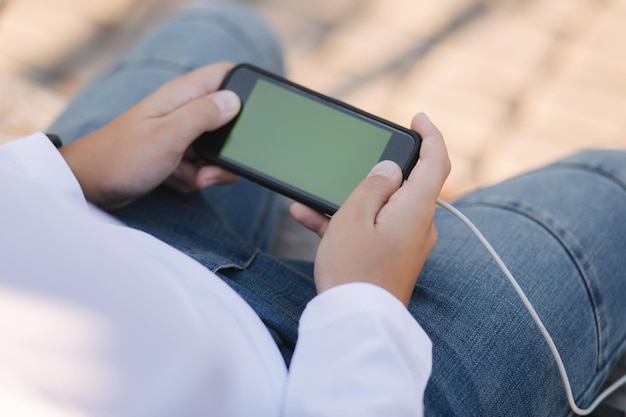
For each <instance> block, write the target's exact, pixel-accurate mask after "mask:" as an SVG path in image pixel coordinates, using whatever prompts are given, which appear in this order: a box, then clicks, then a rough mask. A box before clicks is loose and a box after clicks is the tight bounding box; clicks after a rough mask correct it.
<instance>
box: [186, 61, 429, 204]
mask: <svg viewBox="0 0 626 417" xmlns="http://www.w3.org/2000/svg"><path fill="white" fill-rule="evenodd" d="M221 88H222V89H228V90H232V91H234V92H235V93H236V94H237V95H239V97H240V99H241V101H242V110H241V112H240V114H239V115H238V116H237V118H235V119H234V120H233V121H232V122H231V123H229V124H227V125H226V126H224V127H223V128H221V129H218V130H216V131H213V132H207V133H205V134H203V135H201V136H200V137H199V138H198V139H197V140H196V141H195V143H194V149H195V151H196V153H197V154H198V155H199V156H200V157H202V158H204V159H206V160H207V161H209V162H211V163H215V164H217V165H220V166H223V167H225V168H227V169H230V170H232V171H233V172H235V173H236V174H239V175H242V176H244V177H247V178H249V179H251V180H253V181H256V182H258V183H260V184H261V185H264V186H266V187H268V188H270V189H273V190H275V191H277V192H280V193H282V194H284V195H286V196H288V197H291V198H293V199H295V200H297V201H300V202H303V203H304V204H306V205H308V206H310V207H313V208H315V209H316V210H318V211H321V212H323V213H325V214H333V213H334V212H335V211H337V209H338V208H339V206H341V204H343V202H344V201H345V200H346V198H347V197H348V196H349V195H350V193H351V192H352V190H354V188H355V187H356V186H357V184H359V182H360V181H361V180H362V179H363V178H365V177H366V176H367V174H368V172H369V171H370V170H371V169H372V167H373V166H374V165H376V163H378V162H379V161H382V160H392V161H394V162H396V163H397V164H398V165H399V166H400V167H401V168H402V173H403V176H404V178H407V177H408V174H409V173H410V171H411V169H412V168H413V166H414V165H415V163H416V161H417V159H418V155H419V147H420V143H421V140H420V137H419V136H418V135H417V134H416V133H415V132H413V131H411V130H409V129H405V128H402V127H400V126H398V125H395V124H393V123H391V122H388V121H385V120H383V119H380V118H378V117H376V116H373V115H370V114H368V113H365V112H363V111H361V110H358V109H356V108H354V107H352V106H349V105H347V104H345V103H342V102H339V101H337V100H334V99H332V98H329V97H326V96H323V95H321V94H319V93H316V92H314V91H311V90H309V89H307V88H305V87H302V86H299V85H297V84H294V83H292V82H290V81H288V80H285V79H283V78H281V77H278V76H276V75H274V74H271V73H268V72H266V71H263V70H261V69H259V68H256V67H253V66H251V65H247V64H242V65H238V66H237V67H235V68H234V69H233V70H232V71H231V72H230V73H229V74H228V76H227V77H226V79H225V80H224V82H223V83H222V86H221Z"/></svg>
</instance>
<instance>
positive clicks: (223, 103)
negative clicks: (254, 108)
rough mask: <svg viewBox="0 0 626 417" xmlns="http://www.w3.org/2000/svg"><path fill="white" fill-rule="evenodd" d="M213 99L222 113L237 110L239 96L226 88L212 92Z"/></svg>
mask: <svg viewBox="0 0 626 417" xmlns="http://www.w3.org/2000/svg"><path fill="white" fill-rule="evenodd" d="M213 101H214V102H215V104H216V105H217V107H218V108H219V109H220V110H221V112H222V113H231V112H233V110H239V106H240V104H239V97H238V96H237V94H235V93H233V92H232V91H228V90H221V91H218V92H216V93H214V94H213Z"/></svg>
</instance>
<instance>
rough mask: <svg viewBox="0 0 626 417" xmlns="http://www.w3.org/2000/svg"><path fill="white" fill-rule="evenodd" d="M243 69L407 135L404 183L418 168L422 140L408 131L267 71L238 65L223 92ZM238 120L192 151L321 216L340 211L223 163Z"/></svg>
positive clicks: (208, 134) (206, 137) (207, 136)
mask: <svg viewBox="0 0 626 417" xmlns="http://www.w3.org/2000/svg"><path fill="white" fill-rule="evenodd" d="M240 68H247V69H249V70H251V71H254V72H257V73H260V74H261V75H263V76H265V77H268V78H271V79H274V80H276V81H278V82H280V83H282V84H285V85H287V86H289V87H290V88H292V89H295V90H299V91H302V92H304V93H306V94H309V95H313V96H316V97H318V98H320V99H322V100H324V101H328V102H331V103H333V104H334V105H336V106H339V107H343V108H345V109H347V110H349V111H351V112H354V113H356V114H359V115H361V116H364V117H366V118H368V119H371V120H374V121H376V122H378V123H380V124H383V125H386V126H389V127H392V128H394V129H396V130H400V131H402V132H404V133H407V134H409V135H410V136H412V137H413V139H414V140H415V147H414V148H413V152H412V154H411V155H409V157H408V158H407V163H406V164H405V165H404V166H403V167H402V175H403V177H404V179H406V178H407V177H408V175H409V173H410V172H411V170H412V169H413V167H414V166H415V164H416V163H417V160H418V158H419V150H420V145H421V138H420V136H419V135H418V134H417V133H415V132H413V131H411V130H409V129H406V128H404V127H402V126H399V125H397V124H395V123H392V122H389V121H387V120H384V119H382V118H380V117H377V116H375V115H372V114H370V113H367V112H365V111H363V110H360V109H358V108H356V107H353V106H351V105H349V104H347V103H344V102H342V101H339V100H336V99H334V98H332V97H328V96H325V95H323V94H321V93H318V92H316V91H313V90H310V89H308V88H306V87H304V86H301V85H299V84H296V83H294V82H291V81H289V80H287V79H285V78H283V77H280V76H278V75H276V74H273V73H271V72H268V71H265V70H263V69H262V68H258V67H256V66H254V65H251V64H246V63H244V64H238V65H237V66H235V67H234V68H233V69H232V70H231V71H230V72H229V73H228V75H227V76H226V78H224V81H223V82H222V84H221V86H220V89H225V88H226V87H227V86H228V84H229V81H230V79H231V77H232V74H234V73H235V72H236V71H237V70H238V69H240ZM238 118H239V116H236V117H235V118H234V119H233V120H232V121H230V122H229V123H227V124H226V125H224V126H222V127H221V128H219V129H217V130H215V131H213V132H206V133H204V134H202V135H200V136H199V137H198V139H196V140H195V141H194V144H193V147H194V151H195V152H196V154H197V155H198V156H199V157H201V158H202V159H204V160H206V161H207V162H209V163H213V164H216V165H219V166H222V167H224V168H226V169H228V170H229V171H232V172H234V173H235V174H237V175H240V176H242V177H244V178H247V179H249V180H251V181H253V182H256V183H258V184H260V185H262V186H264V187H266V188H269V189H271V190H273V191H276V192H278V193H280V194H282V195H284V196H286V197H289V198H291V199H294V200H296V201H299V202H301V203H303V204H306V205H307V206H309V207H311V208H313V209H315V210H317V211H319V212H322V213H324V214H327V215H333V214H334V213H335V212H336V211H337V210H338V209H339V206H338V205H337V204H335V203H332V202H330V201H327V200H325V199H322V198H320V197H317V196H314V195H312V194H310V193H307V192H306V191H304V190H301V189H299V188H296V187H292V186H290V185H289V184H285V183H283V182H281V181H278V180H274V179H272V178H268V177H267V176H263V175H260V174H258V173H257V172H255V171H253V170H250V169H246V168H244V167H241V166H239V165H236V164H233V163H230V162H229V161H226V160H224V159H221V158H220V157H219V152H220V150H221V148H222V146H223V145H224V143H225V141H226V139H227V138H228V133H229V132H230V130H231V129H232V127H233V126H234V125H235V123H236V122H237V119H238Z"/></svg>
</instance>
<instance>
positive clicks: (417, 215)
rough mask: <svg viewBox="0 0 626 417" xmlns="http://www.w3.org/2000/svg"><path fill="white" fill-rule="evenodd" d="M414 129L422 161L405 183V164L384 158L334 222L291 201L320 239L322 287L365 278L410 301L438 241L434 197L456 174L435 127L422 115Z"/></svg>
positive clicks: (319, 278)
mask: <svg viewBox="0 0 626 417" xmlns="http://www.w3.org/2000/svg"><path fill="white" fill-rule="evenodd" d="M411 126H412V127H413V128H414V129H415V130H416V131H417V132H419V133H420V135H422V137H423V138H424V139H423V143H422V152H421V156H420V162H419V163H418V164H417V165H416V166H415V168H414V169H413V171H412V172H411V174H410V175H409V178H408V180H407V181H406V182H405V184H404V185H403V186H402V187H400V183H401V181H402V178H401V177H402V174H401V172H400V169H399V168H398V167H397V166H395V165H393V164H391V163H388V162H383V163H381V164H380V165H377V166H376V169H375V170H374V171H373V172H371V173H370V175H369V176H368V177H367V178H366V179H364V180H363V181H362V182H361V183H360V184H359V185H358V186H357V188H356V189H355V190H354V192H353V193H352V194H351V195H350V197H349V198H348V199H347V200H346V202H345V203H344V205H343V206H342V207H341V209H340V210H339V211H338V212H337V213H336V215H335V216H333V217H332V218H331V219H328V218H327V217H325V216H323V215H322V214H320V213H318V212H316V211H314V210H312V209H311V208H309V207H307V206H305V205H302V204H300V203H294V204H293V205H292V207H291V214H292V215H293V217H294V218H295V219H296V220H298V221H299V222H300V223H302V224H303V225H304V226H306V227H308V228H309V229H311V230H313V231H314V232H316V233H317V234H318V235H320V237H322V241H321V243H320V246H319V249H318V251H317V257H316V259H315V285H316V287H317V291H318V292H323V291H325V290H327V289H330V288H333V287H335V286H337V285H341V284H346V283H350V282H367V283H370V284H374V285H377V286H379V287H382V288H384V289H386V290H387V291H389V292H390V293H391V294H393V295H395V296H396V297H397V298H398V299H399V300H400V301H402V302H403V303H404V304H405V305H408V302H409V299H410V297H411V294H412V292H413V289H414V286H415V282H416V281H417V278H418V276H419V274H420V272H421V270H422V267H423V266H424V262H425V261H426V258H427V257H428V255H429V254H430V252H431V251H432V249H433V248H434V246H435V242H436V241H437V229H436V227H435V224H434V223H433V218H434V214H435V207H436V200H437V197H438V196H439V193H440V192H441V188H442V187H443V184H444V182H445V180H446V178H447V176H448V173H449V172H450V160H449V158H448V153H447V151H446V147H445V144H444V141H443V137H442V136H441V133H440V132H439V131H438V130H437V128H435V126H433V124H432V123H431V122H430V120H428V118H427V117H426V116H425V115H423V114H420V115H417V116H416V117H415V118H414V119H413V122H412V124H411Z"/></svg>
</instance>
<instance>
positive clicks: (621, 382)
mask: <svg viewBox="0 0 626 417" xmlns="http://www.w3.org/2000/svg"><path fill="white" fill-rule="evenodd" d="M437 204H438V205H439V206H441V207H443V208H444V209H446V210H448V211H449V212H450V213H452V214H453V215H455V216H456V217H458V218H459V220H461V221H462V222H463V223H464V224H465V225H466V226H467V227H468V228H469V229H470V230H471V231H472V233H473V234H474V235H475V236H476V237H477V238H478V240H479V241H480V243H481V244H482V245H483V246H484V247H485V249H487V252H489V254H490V255H491V257H492V258H493V260H494V261H495V262H496V264H497V265H498V267H500V270H502V272H503V273H504V275H505V276H506V278H507V279H508V280H509V282H510V283H511V285H512V286H513V289H514V290H515V292H516V293H517V295H518V296H519V298H520V299H521V300H522V303H523V304H524V307H526V310H528V313H529V314H530V316H531V317H532V319H533V321H534V322H535V324H536V325H537V327H538V328H539V331H540V332H541V334H542V335H543V337H544V339H546V342H547V343H548V346H549V347H550V350H551V351H552V356H553V357H554V360H555V361H556V365H557V366H558V368H559V373H560V374H561V379H562V380H563V386H564V387H565V393H566V394H567V401H568V403H569V406H570V408H571V409H572V411H573V412H574V413H576V414H578V415H581V416H586V415H588V414H590V413H591V412H593V410H595V409H596V408H597V407H598V405H600V403H602V401H604V400H605V399H606V398H607V397H608V396H609V395H611V394H612V393H613V392H615V390H617V389H618V388H619V387H621V386H622V385H624V384H626V375H624V376H623V377H621V378H620V379H618V380H617V381H615V382H614V383H613V384H612V385H611V386H610V387H608V388H607V389H606V390H604V391H603V392H602V393H601V394H599V395H598V396H597V397H596V399H595V400H594V401H593V402H592V403H591V405H590V406H589V407H587V408H580V407H578V405H576V401H575V400H574V395H573V394H572V387H571V385H570V382H569V378H568V377H567V371H566V370H565V366H564V365H563V360H562V359H561V355H560V354H559V351H558V349H557V348H556V345H555V344H554V341H553V340H552V336H550V333H549V332H548V330H547V329H546V326H544V324H543V322H542V321H541V319H540V318H539V315H538V314H537V312H536V311H535V309H534V307H533V306H532V304H531V303H530V301H528V298H527V297H526V294H524V291H523V290H522V289H521V287H520V286H519V284H518V283H517V280H516V279H515V278H514V277H513V274H511V271H509V268H507V266H506V265H505V264H504V262H503V261H502V259H500V256H499V255H498V253H497V252H496V251H495V250H494V249H493V247H492V246H491V244H490V243H489V242H488V241H487V239H485V237H484V236H483V234H482V233H481V232H480V230H478V228H477V227H476V226H475V225H474V224H473V223H472V222H471V221H470V220H469V219H468V218H467V217H465V215H464V214H463V213H461V212H460V211H459V210H457V209H456V208H455V207H454V206H452V205H451V204H449V203H446V202H445V201H442V200H439V199H438V200H437Z"/></svg>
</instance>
